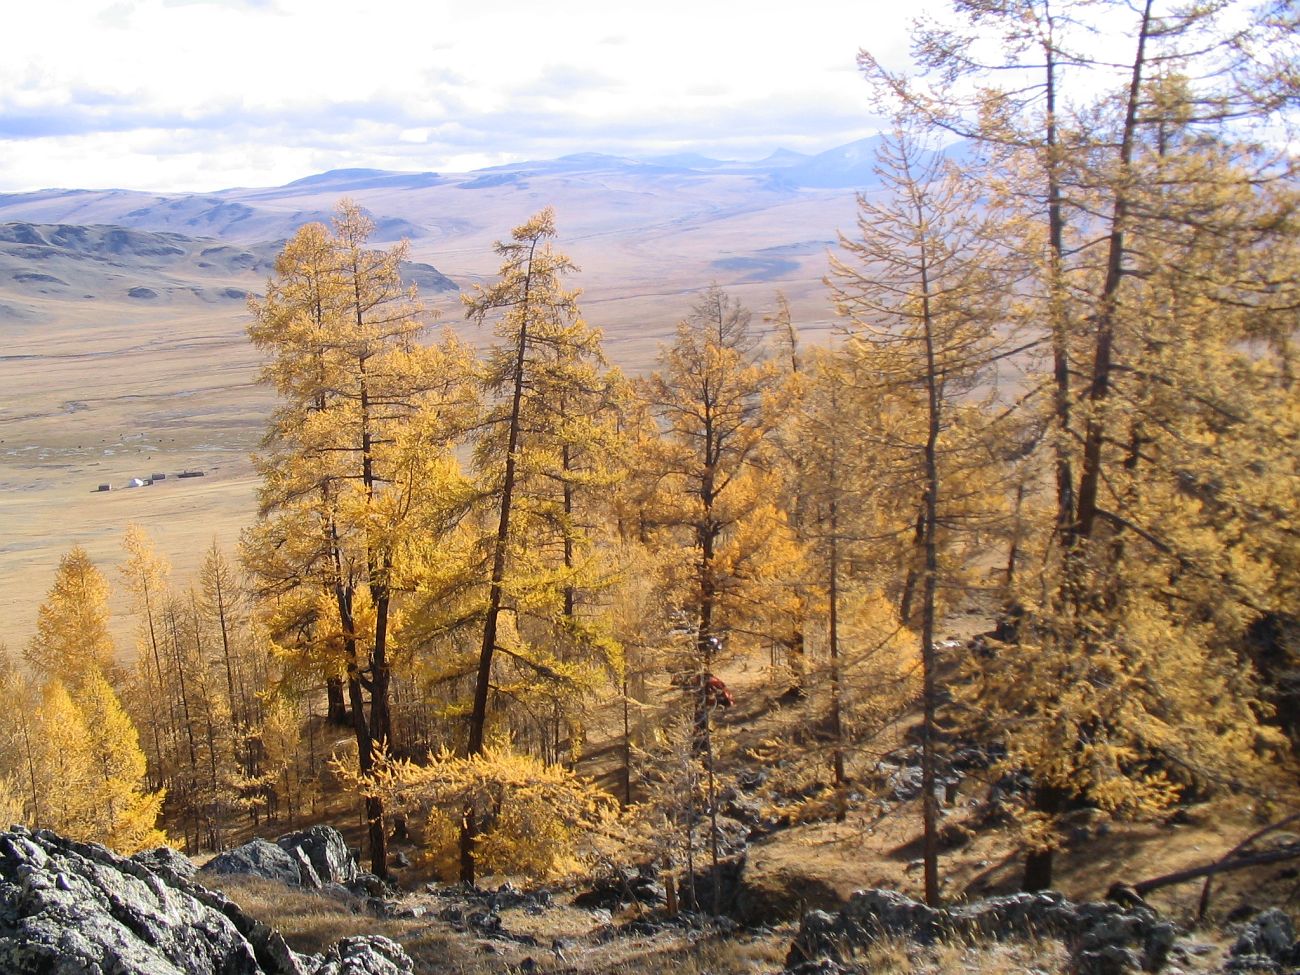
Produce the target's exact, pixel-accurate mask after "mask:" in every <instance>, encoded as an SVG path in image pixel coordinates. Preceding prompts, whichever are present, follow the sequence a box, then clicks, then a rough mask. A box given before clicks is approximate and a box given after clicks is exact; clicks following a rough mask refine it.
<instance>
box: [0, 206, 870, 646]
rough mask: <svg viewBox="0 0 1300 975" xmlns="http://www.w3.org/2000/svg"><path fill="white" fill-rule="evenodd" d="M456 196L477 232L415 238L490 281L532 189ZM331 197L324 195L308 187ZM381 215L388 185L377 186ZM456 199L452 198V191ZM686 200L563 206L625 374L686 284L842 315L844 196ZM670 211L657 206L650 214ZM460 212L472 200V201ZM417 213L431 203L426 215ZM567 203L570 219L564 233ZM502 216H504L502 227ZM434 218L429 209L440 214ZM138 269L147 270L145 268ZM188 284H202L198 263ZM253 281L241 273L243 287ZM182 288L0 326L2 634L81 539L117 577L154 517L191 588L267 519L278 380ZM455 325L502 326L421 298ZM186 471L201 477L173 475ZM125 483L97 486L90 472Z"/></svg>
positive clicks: (120, 628) (165, 548)
mask: <svg viewBox="0 0 1300 975" xmlns="http://www.w3.org/2000/svg"><path fill="white" fill-rule="evenodd" d="M460 195H461V197H464V198H465V199H464V205H468V204H470V203H471V202H473V201H474V200H477V202H479V203H481V204H484V206H483V212H482V215H481V216H480V217H479V219H477V220H475V221H474V223H473V227H472V229H460V228H465V226H466V224H467V223H469V220H468V218H467V219H466V220H465V221H464V222H463V223H460V224H458V225H457V227H458V229H457V230H456V231H454V232H451V233H447V234H437V233H435V234H431V235H430V236H428V237H424V238H421V239H417V240H415V241H413V242H412V253H411V257H412V259H414V260H419V261H426V262H428V263H431V264H433V265H434V266H436V267H438V268H439V270H441V271H443V272H444V273H446V274H448V275H449V276H450V277H451V278H452V279H453V280H455V281H456V282H457V283H458V284H460V285H461V286H462V287H469V286H470V285H472V284H473V283H474V282H476V281H483V280H486V279H487V276H488V275H490V274H491V273H492V272H493V271H494V269H495V265H496V262H497V259H496V256H495V255H494V254H493V253H492V251H491V242H492V241H493V240H494V239H497V238H501V237H504V236H506V235H507V234H508V232H509V229H510V227H511V226H512V225H513V224H514V223H518V222H520V221H521V220H522V219H524V218H525V217H526V216H527V215H528V213H529V212H531V211H529V209H528V208H529V207H532V208H533V209H537V208H540V207H541V206H542V205H545V202H546V201H544V200H540V199H536V200H535V199H532V197H533V196H535V195H538V194H533V193H506V192H504V191H503V192H502V193H499V194H493V196H491V197H489V196H485V195H483V194H473V193H462V194H460ZM296 202H299V203H319V204H320V205H321V206H322V207H325V208H328V207H330V206H332V204H333V200H332V199H321V200H319V201H315V200H301V201H296ZM365 202H366V203H367V205H370V206H372V207H373V209H374V210H375V211H376V212H383V208H384V207H385V205H386V204H387V205H392V204H391V202H390V201H385V200H379V199H377V200H374V201H370V200H365ZM458 202H459V200H458ZM723 202H725V203H726V204H727V205H725V206H724V205H723V204H722V203H719V204H718V206H717V207H714V208H707V209H704V210H697V211H695V212H694V213H692V214H690V215H686V214H681V213H672V214H668V215H666V216H664V217H663V219H658V218H656V217H653V216H650V217H646V216H642V217H641V218H638V219H632V220H629V219H628V217H627V216H626V215H623V216H622V225H621V227H620V225H619V224H620V221H619V218H618V217H617V216H611V215H610V213H609V211H608V210H602V209H601V207H600V206H599V200H598V199H597V198H595V197H592V196H590V195H589V194H586V193H584V198H583V199H581V200H577V201H573V202H571V204H570V209H569V210H568V211H566V210H565V209H564V208H563V207H559V208H557V209H558V213H559V218H560V221H561V229H562V231H564V232H563V233H562V237H561V241H560V247H561V248H562V249H563V250H564V251H565V252H566V253H568V254H569V255H570V256H571V257H572V258H573V259H574V261H575V262H576V263H577V264H578V265H579V267H580V268H581V269H582V271H581V273H580V274H577V275H575V276H574V278H573V284H574V286H576V287H580V288H581V289H583V296H582V299H581V301H582V306H583V310H584V313H585V314H586V316H587V318H588V320H590V321H591V322H593V323H595V324H598V325H600V326H601V327H602V328H603V329H604V331H605V348H606V352H607V355H608V356H609V358H610V360H611V362H613V363H614V364H616V365H618V366H620V367H621V368H622V369H624V370H625V371H627V372H629V373H637V372H642V371H645V370H647V369H649V368H652V367H653V364H654V360H655V356H656V355H657V353H658V350H659V347H660V344H661V343H663V342H665V341H667V340H669V339H670V338H671V336H672V333H673V329H674V327H675V324H676V322H677V320H678V319H680V318H681V317H682V316H683V315H684V314H685V312H686V311H687V309H688V308H689V306H690V304H691V302H692V300H693V296H694V295H695V294H696V293H697V292H698V291H699V290H700V289H701V288H703V287H704V286H706V285H707V284H708V283H710V282H711V281H713V280H717V281H718V282H719V283H721V284H722V285H723V286H725V287H727V288H728V289H729V290H730V291H731V292H732V293H733V294H735V295H736V296H737V297H739V298H740V299H741V300H742V301H743V302H745V303H746V305H747V306H748V307H750V308H751V309H753V311H754V313H755V318H756V321H757V320H760V319H761V318H762V316H763V315H764V314H767V313H770V311H771V310H772V308H773V306H774V300H775V293H776V291H777V290H778V289H779V290H781V291H783V292H784V293H785V294H786V296H787V297H788V298H789V300H790V302H791V305H792V308H793V311H794V315H795V320H796V322H798V323H799V325H800V328H801V336H802V338H803V340H804V341H807V342H818V341H824V340H825V338H826V336H827V335H828V334H829V332H830V330H831V328H832V317H833V315H832V310H831V308H830V307H829V303H828V299H827V298H826V294H825V290H824V289H823V287H822V285H821V277H822V276H823V275H824V273H825V269H826V259H825V247H824V246H823V245H824V243H825V242H828V241H829V240H831V239H832V238H833V237H834V231H835V228H836V227H837V226H848V225H849V222H850V220H851V216H852V201H851V199H846V198H845V195H843V194H841V195H839V196H838V197H837V198H835V199H829V198H828V199H822V198H821V197H817V198H815V199H811V200H810V199H807V198H804V199H802V201H801V202H799V201H792V202H791V203H789V204H786V205H778V206H775V207H771V208H768V209H763V210H761V211H759V212H753V211H751V210H746V209H745V208H744V207H743V205H742V204H741V202H737V201H723ZM661 205H662V206H663V207H667V205H668V204H667V203H663V204H660V203H659V202H656V201H652V205H648V210H649V211H651V212H653V211H655V210H656V207H659V206H661ZM467 213H468V211H467ZM415 216H416V217H419V216H421V214H418V213H417V214H415ZM566 216H567V217H568V223H567V227H568V228H571V229H566V222H565V220H566ZM498 224H499V225H498ZM435 225H436V224H435ZM790 245H795V247H796V250H797V251H798V252H799V256H797V257H796V258H795V261H796V263H797V270H796V271H792V272H790V273H786V274H782V275H779V276H778V277H776V278H774V279H770V280H764V281H747V280H745V277H746V275H745V274H744V273H743V272H741V273H737V272H725V271H721V270H718V269H717V268H715V267H714V265H713V261H715V260H718V259H722V258H725V257H727V256H731V255H737V254H742V255H743V254H752V253H754V252H755V251H760V250H762V249H764V248H770V247H784V246H790ZM137 276H138V275H137ZM192 283H193V284H194V285H195V286H196V287H198V286H210V285H211V284H212V282H211V280H210V279H202V280H201V279H200V278H199V277H198V276H197V275H196V276H195V277H194V279H193V281H192ZM238 283H239V284H240V285H241V286H243V287H245V288H247V289H248V290H252V291H257V290H260V289H261V287H262V286H263V284H264V281H263V280H262V279H261V278H260V276H258V275H254V274H249V275H246V276H245V277H244V278H243V279H241V280H240V281H239V282H238ZM168 284H169V285H170V286H171V289H172V290H171V292H169V293H168V294H165V295H163V296H162V297H161V298H159V299H157V300H155V301H141V300H138V299H129V298H126V297H122V298H118V299H113V300H109V299H104V298H100V299H96V300H93V301H85V300H69V299H45V300H43V301H36V302H34V304H35V305H36V308H37V311H38V318H37V319H32V320H29V321H27V322H26V323H23V324H21V325H17V326H9V325H6V327H5V333H6V342H5V349H4V351H3V353H0V389H3V390H4V394H3V398H2V399H0V441H3V443H0V614H2V615H0V618H3V619H4V620H5V622H6V626H5V631H4V634H3V636H2V637H0V639H3V641H4V642H5V643H7V644H8V645H9V647H10V649H11V650H13V651H21V649H22V648H23V647H24V646H25V645H26V643H27V641H28V640H29V639H30V637H31V634H32V633H33V632H34V629H35V619H36V607H37V606H38V605H39V604H40V602H41V600H42V599H43V598H44V596H45V594H46V592H47V591H48V588H49V586H50V584H51V582H52V580H53V576H54V570H55V568H56V566H57V565H58V561H59V559H60V557H61V556H62V555H63V554H64V553H65V552H67V551H68V549H70V548H71V547H72V546H73V545H78V544H79V545H81V546H83V547H84V548H86V550H87V551H88V552H89V553H90V555H91V557H92V558H93V559H94V560H95V562H96V563H97V564H98V565H99V566H100V568H101V569H102V570H103V571H104V572H105V574H106V575H107V576H108V578H109V580H110V582H112V583H116V582H117V573H116V567H117V566H118V565H119V564H120V562H121V560H122V552H121V539H122V535H123V533H124V532H125V530H126V527H127V525H128V524H130V523H132V522H136V523H139V524H141V525H143V526H144V527H145V528H146V529H148V530H149V531H150V533H151V534H152V535H153V536H154V539H155V541H156V544H157V546H158V548H159V550H160V551H161V552H162V553H163V554H164V555H165V556H166V557H167V558H168V560H169V561H170V562H171V563H172V566H173V578H174V580H175V581H176V582H177V583H178V584H180V585H184V584H185V583H186V582H187V581H188V580H190V579H191V578H192V577H193V576H194V574H195V572H196V570H197V568H198V565H199V563H200V562H201V560H202V557H203V553H204V551H205V550H206V549H207V548H208V546H209V545H210V544H211V542H212V539H213V538H214V537H215V538H216V539H217V540H218V542H219V543H220V544H221V545H222V546H223V547H224V548H225V549H226V550H227V552H228V553H230V554H234V550H235V546H236V544H237V542H238V538H239V533H240V531H241V529H242V528H243V527H244V526H245V525H247V524H249V523H250V522H251V521H252V519H253V518H254V517H255V489H256V476H255V472H254V469H253V465H252V463H251V460H250V456H249V455H250V454H251V453H252V451H253V450H254V449H255V448H256V445H257V442H258V440H259V438H260V437H261V435H262V433H263V431H264V429H265V423H266V418H267V416H268V414H269V413H270V411H271V410H272V409H273V408H274V397H273V396H272V394H271V392H270V391H269V390H267V389H265V388H262V387H260V386H258V385H256V383H255V378H256V372H257V366H258V359H257V353H256V352H255V350H253V349H252V348H251V346H249V344H248V342H247V340H246V338H245V335H244V329H245V327H246V325H247V323H248V314H247V312H246V310H245V309H244V308H243V306H242V305H241V304H240V303H239V302H226V303H221V304H214V303H211V302H204V301H201V300H199V299H197V298H190V297H186V296H185V295H184V294H179V292H183V290H184V288H183V286H184V285H185V284H186V281H185V280H184V279H183V278H176V277H175V275H174V274H173V275H172V277H171V278H170V279H169V281H168ZM426 301H427V303H428V304H429V305H430V306H431V307H432V308H434V309H435V310H437V311H438V312H439V313H440V319H439V320H440V322H441V323H442V325H443V326H446V327H453V328H456V329H457V330H458V332H459V333H460V334H462V335H463V336H464V337H465V338H466V340H468V341H470V342H472V343H474V344H476V345H482V344H485V343H487V342H489V341H491V335H490V334H488V332H487V330H486V329H483V330H480V329H475V328H473V327H471V326H469V325H467V324H466V323H464V320H463V315H462V311H461V307H460V304H459V300H458V298H457V296H456V295H455V294H454V293H453V294H442V295H428V296H426ZM186 469H199V470H204V471H205V472H206V476H205V477H203V478H195V479H189V480H183V481H181V480H176V479H175V477H174V475H175V474H176V473H177V472H179V471H181V470H186ZM155 472H164V473H167V474H168V478H167V480H166V481H161V482H158V483H156V484H154V485H152V486H149V487H144V488H134V489H124V485H125V484H126V483H127V482H128V480H129V479H130V478H133V477H148V476H149V475H150V474H152V473H155ZM101 483H111V484H112V485H113V488H114V489H113V490H112V491H111V492H108V493H99V492H97V491H96V490H95V488H96V487H97V485H98V484H101ZM111 608H112V611H113V633H114V637H115V639H116V640H117V643H118V647H119V651H120V652H122V653H123V654H124V655H126V656H128V657H129V656H130V655H131V653H132V652H133V648H134V632H135V621H134V620H133V619H132V618H131V617H130V616H129V614H128V612H127V605H126V600H125V598H124V597H123V595H122V594H121V593H120V592H115V593H114V597H113V602H112V604H111Z"/></svg>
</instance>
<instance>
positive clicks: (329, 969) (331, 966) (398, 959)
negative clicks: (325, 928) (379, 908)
mask: <svg viewBox="0 0 1300 975" xmlns="http://www.w3.org/2000/svg"><path fill="white" fill-rule="evenodd" d="M413 971H414V966H413V965H412V963H411V959H410V956H409V955H407V953H406V952H405V951H403V950H402V946H401V945H399V944H397V943H396V942H394V941H390V940H389V939H387V938H383V937H380V936H379V935H364V936H361V937H356V938H344V939H342V940H341V941H338V942H335V943H334V945H333V946H331V947H330V949H329V950H328V951H327V952H325V954H324V956H323V957H322V959H321V962H320V965H319V966H318V967H317V968H316V970H315V971H314V972H313V973H312V975H411V973H412V972H413Z"/></svg>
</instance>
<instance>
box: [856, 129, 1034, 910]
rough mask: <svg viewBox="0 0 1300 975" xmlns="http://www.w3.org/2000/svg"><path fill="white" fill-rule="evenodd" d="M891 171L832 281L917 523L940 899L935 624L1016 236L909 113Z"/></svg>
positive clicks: (879, 474)
mask: <svg viewBox="0 0 1300 975" xmlns="http://www.w3.org/2000/svg"><path fill="white" fill-rule="evenodd" d="M877 171H878V172H879V173H880V175H881V178H882V182H883V192H882V193H881V194H880V195H879V196H875V197H873V198H871V199H868V198H867V197H866V196H860V197H859V217H858V231H857V233H856V234H855V235H854V236H853V237H847V236H843V237H842V238H841V247H842V248H843V249H844V251H845V252H846V258H845V259H839V258H836V257H832V261H831V265H832V278H831V288H832V293H833V295H834V297H835V303H836V307H837V309H838V311H839V313H840V314H841V315H843V316H845V318H847V319H848V329H849V338H848V340H847V342H846V347H845V354H846V355H847V356H849V357H850V358H851V359H852V360H853V368H854V371H855V379H856V381H857V382H859V383H861V384H863V385H865V386H866V392H867V393H868V394H869V395H870V394H874V395H873V398H874V399H875V409H874V410H871V411H870V415H871V416H872V417H873V420H874V422H869V423H868V425H867V426H868V430H867V435H868V437H869V438H870V439H869V440H868V441H867V442H866V443H864V444H862V445H861V447H860V448H859V449H862V450H863V452H864V453H866V452H869V453H870V454H871V455H872V457H873V466H874V467H875V471H874V477H875V478H876V479H878V480H883V481H887V482H889V491H888V501H887V503H890V504H891V506H894V507H895V510H896V511H897V512H898V513H899V517H897V518H896V521H895V524H896V532H897V534H898V535H900V536H903V537H906V536H907V535H908V534H910V535H911V536H912V548H913V550H914V552H913V554H912V557H911V558H910V559H907V561H906V562H905V563H904V564H905V565H909V569H908V571H907V573H906V578H905V579H904V581H903V586H902V594H901V597H900V599H901V604H900V606H899V617H900V619H901V621H902V622H903V623H905V624H910V623H912V621H913V619H914V618H915V624H916V628H917V631H918V636H919V647H920V653H919V656H920V660H921V665H922V666H921V675H922V676H921V681H922V689H921V705H922V711H923V717H922V722H921V775H922V797H921V798H922V809H923V821H924V854H923V859H924V878H925V898H926V902H927V903H928V904H931V905H932V906H933V905H937V904H938V903H939V880H938V825H937V821H938V799H937V797H936V794H935V791H936V787H937V785H938V776H937V771H938V756H937V742H936V736H937V734H938V729H937V709H938V705H939V700H940V693H941V692H940V688H939V686H938V683H937V680H938V675H937V671H938V660H937V656H936V647H935V642H936V641H935V630H936V626H937V624H938V623H939V620H940V616H939V614H940V612H941V610H940V593H941V591H942V590H944V589H947V590H949V591H950V592H951V591H952V590H955V589H956V588H957V584H958V582H959V578H960V572H959V563H958V561H957V560H958V558H960V556H957V555H956V553H957V552H958V551H959V549H958V547H957V546H954V545H952V544H951V543H949V544H948V545H947V546H945V543H944V538H943V536H944V535H945V534H947V535H948V536H950V537H952V536H953V535H954V534H956V533H957V532H959V531H960V530H961V529H962V528H968V529H969V528H970V527H971V526H970V525H969V524H968V522H970V521H971V520H974V519H977V518H978V517H979V513H978V512H977V511H974V510H972V506H971V505H969V504H962V503H960V502H958V503H954V502H955V501H956V500H957V499H961V498H964V497H966V496H969V495H970V494H971V493H972V481H973V479H972V477H971V473H970V472H971V469H972V468H977V467H979V466H981V465H984V464H986V463H987V454H986V453H985V451H984V450H983V444H984V442H985V440H986V439H987V437H988V436H991V434H990V433H987V432H985V431H983V430H981V429H980V427H983V426H987V422H981V421H975V419H974V418H975V417H977V416H979V415H981V414H984V415H990V414H992V415H995V411H994V410H993V409H992V407H993V405H994V399H993V395H994V394H993V393H992V392H989V391H986V390H994V389H995V388H996V386H995V384H994V383H993V382H992V380H993V378H994V371H993V370H994V366H995V364H996V363H997V361H998V360H999V359H1000V358H1002V357H1004V356H1005V355H1007V354H1008V350H1007V348H1006V347H1005V342H1004V341H1003V339H1002V337H1001V336H1000V335H999V333H998V331H997V326H998V325H999V324H1000V323H1001V321H1002V319H1003V317H1004V308H1005V301H1004V290H1003V288H1004V284H1005V281H1006V279H1007V277H1008V273H1009V268H1008V257H1009V255H1010V254H1011V249H1010V247H1009V245H1008V243H1007V242H1008V240H1010V239H1011V238H1010V235H1009V234H1008V233H1007V229H1006V228H1005V227H1003V226H1000V222H1001V216H1000V214H999V213H998V212H997V211H996V209H990V208H988V207H987V206H981V202H982V201H980V200H979V199H978V197H977V196H976V192H977V187H975V186H973V185H972V184H971V183H970V182H969V181H966V180H964V179H962V178H961V177H960V176H959V175H958V174H957V173H956V171H955V170H952V169H949V168H947V167H946V165H945V160H944V158H943V156H942V154H940V153H938V152H937V151H936V150H935V148H934V147H933V146H932V145H928V144H927V143H926V142H925V141H924V139H923V138H918V137H917V134H916V133H915V132H914V131H912V130H910V129H909V128H907V127H906V126H905V125H904V124H903V123H902V121H900V122H899V123H898V124H897V126H896V128H895V130H894V132H893V134H892V136H889V137H887V138H886V139H885V141H884V142H883V144H882V148H881V151H880V155H879V165H878V167H877ZM981 385H983V386H984V390H981V389H980V387H981ZM977 397H978V398H980V399H983V400H984V402H983V403H982V404H980V403H977ZM979 406H983V410H980V409H978V408H977V407H979ZM973 426H974V429H972V427H973ZM993 514H994V513H992V512H990V513H988V514H986V515H985V518H986V519H991V517H993ZM945 547H946V548H947V551H948V553H949V555H950V557H949V558H948V559H947V560H944V559H943V558H941V556H942V554H943V552H944V549H945ZM945 561H946V564H945Z"/></svg>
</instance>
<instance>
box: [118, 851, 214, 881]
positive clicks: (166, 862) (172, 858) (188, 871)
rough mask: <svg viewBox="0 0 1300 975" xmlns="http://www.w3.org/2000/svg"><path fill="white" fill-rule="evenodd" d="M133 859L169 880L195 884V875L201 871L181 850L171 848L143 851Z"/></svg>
mask: <svg viewBox="0 0 1300 975" xmlns="http://www.w3.org/2000/svg"><path fill="white" fill-rule="evenodd" d="M131 859H132V860H134V861H135V862H136V863H139V864H142V865H144V866H146V867H148V868H149V869H150V870H152V871H153V872H154V873H156V874H158V875H159V876H161V877H166V878H167V879H169V880H171V879H176V880H184V881H189V882H191V883H193V881H194V874H195V873H196V872H197V870H198V869H199V868H198V867H196V866H195V865H194V861H193V860H191V859H190V858H189V857H187V856H186V855H185V854H184V853H181V852H180V851H179V850H173V849H172V848H171V847H170V846H160V847H157V848H155V849H152V850H141V851H140V852H139V853H137V854H135V856H133V857H131Z"/></svg>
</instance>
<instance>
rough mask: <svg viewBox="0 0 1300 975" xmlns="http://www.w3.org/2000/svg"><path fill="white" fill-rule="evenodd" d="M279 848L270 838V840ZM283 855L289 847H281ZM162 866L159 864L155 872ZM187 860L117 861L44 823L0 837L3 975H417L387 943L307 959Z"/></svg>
mask: <svg viewBox="0 0 1300 975" xmlns="http://www.w3.org/2000/svg"><path fill="white" fill-rule="evenodd" d="M268 845H270V844H268ZM278 852H280V853H282V854H283V851H278ZM150 862H153V863H154V864H155V865H157V866H158V867H159V869H158V870H154V869H152V868H151V867H150V866H149V865H148V864H149V863H150ZM185 863H188V861H187V860H185V858H184V857H181V856H180V855H179V854H176V853H175V852H174V851H167V852H161V851H157V850H155V851H148V852H147V853H145V854H137V856H136V857H135V858H132V859H127V858H125V857H120V856H118V855H117V854H115V853H113V852H112V851H110V850H108V849H105V848H104V847H102V846H98V845H96V844H93V843H77V842H74V841H72V840H67V839H64V838H63V837H60V836H58V835H56V834H54V833H51V832H49V831H47V830H41V831H38V832H35V833H32V832H29V831H28V830H26V829H24V828H22V827H14V828H12V829H11V830H8V831H6V832H0V972H4V973H5V975H128V973H148V975H409V973H410V972H411V971H412V965H411V960H410V958H408V957H407V955H406V953H405V952H404V951H403V950H402V948H401V947H400V946H398V945H396V944H394V943H393V942H391V941H388V940H387V939H385V938H369V937H367V938H348V939H344V941H341V942H339V943H337V944H336V945H334V946H333V947H331V948H330V949H329V950H328V951H327V952H326V953H325V955H324V956H323V957H322V958H319V959H318V958H315V957H312V956H305V955H299V954H297V953H296V952H295V951H293V950H292V949H291V948H290V947H289V946H288V944H286V943H285V940H284V938H283V937H282V936H281V935H280V934H279V933H278V932H276V931H275V930H273V929H272V928H270V927H268V926H267V925H265V924H263V923H262V922H260V921H258V920H257V919H255V918H253V917H250V916H249V915H247V914H245V913H244V912H243V911H241V910H240V909H239V908H238V907H237V906H235V904H233V903H232V902H231V901H229V900H228V899H227V898H226V897H225V896H224V895H222V894H221V893H219V892H216V891H210V890H207V889H206V888H204V887H202V886H200V885H199V884H197V883H194V882H193V881H192V880H189V879H187V878H186V877H185V876H184V874H185V872H186V868H185Z"/></svg>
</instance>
